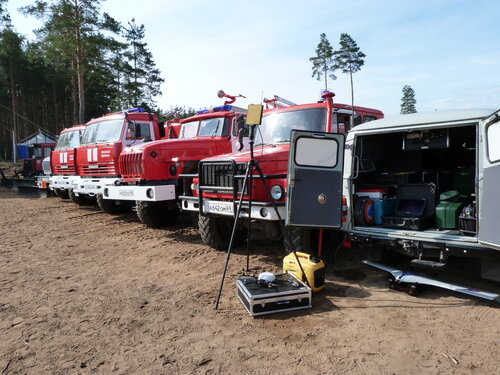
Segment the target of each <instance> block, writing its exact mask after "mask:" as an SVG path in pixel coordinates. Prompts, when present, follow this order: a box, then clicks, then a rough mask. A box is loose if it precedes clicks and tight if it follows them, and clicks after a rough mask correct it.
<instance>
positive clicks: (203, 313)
mask: <svg viewBox="0 0 500 375" xmlns="http://www.w3.org/2000/svg"><path fill="white" fill-rule="evenodd" d="M188 223H189V220H188V219H187V218H186V219H185V220H184V221H183V222H181V223H180V224H179V225H177V226H175V227H172V228H170V229H168V230H153V229H148V228H145V227H144V226H143V225H141V224H140V223H139V222H138V220H137V219H136V218H135V216H134V215H133V214H129V215H121V216H111V215H107V214H104V213H101V212H99V211H98V209H97V208H96V207H87V208H78V207H77V206H75V205H74V204H73V203H71V202H70V201H63V200H60V199H59V198H50V199H29V198H23V197H18V196H17V195H15V193H13V192H12V191H9V190H6V189H3V188H0V224H1V225H0V238H1V242H2V244H3V245H2V246H1V248H0V291H1V293H0V332H1V334H2V339H1V340H0V374H2V375H4V374H175V373H181V374H218V373H224V374H240V373H242V374H278V373H279V374H305V373H307V374H345V373H350V374H351V373H352V374H375V373H376V374H467V373H478V374H494V373H499V361H498V358H500V356H499V351H498V345H499V343H500V330H499V326H500V309H499V308H496V307H495V306H494V305H492V304H489V303H486V302H483V301H480V300H476V299H470V298H468V297H465V296H464V297H462V296H460V295H456V294H450V293H448V292H446V291H441V290H436V289H430V290H428V291H426V292H425V293H424V294H423V295H422V296H421V297H419V298H414V297H411V296H408V295H406V294H404V293H401V292H395V291H391V290H389V289H388V288H387V280H386V279H387V278H386V276H385V275H384V274H383V273H380V272H377V271H374V270H371V269H369V268H367V267H365V266H360V265H359V264H358V263H357V262H353V261H352V260H347V259H346V257H343V255H342V254H340V255H339V263H338V264H337V265H334V266H330V267H329V268H328V272H327V279H328V283H327V286H326V289H325V290H324V291H323V292H321V293H320V294H318V295H316V296H315V298H314V300H313V309H312V310H311V311H302V312H294V313H282V314H275V315H269V316H267V317H265V318H258V319H254V318H251V317H249V316H247V314H246V313H245V312H244V309H243V307H242V306H241V305H240V302H239V301H238V300H237V298H236V297H235V292H234V288H235V281H234V280H235V277H237V276H238V275H239V274H240V272H241V271H242V269H243V267H244V265H245V250H244V249H237V250H236V252H235V254H234V255H233V256H232V258H231V263H230V268H229V272H228V278H227V280H226V286H225V289H224V292H223V295H222V300H221V306H220V310H219V311H218V312H216V311H214V310H213V303H214V301H215V297H216V293H217V288H218V284H219V282H220V274H221V272H222V267H223V264H224V259H225V254H224V253H222V252H218V251H215V250H213V249H210V248H208V247H206V246H204V245H203V244H202V243H201V240H200V239H199V237H198V235H197V232H196V230H195V229H193V228H190V227H189V226H188ZM282 255H283V254H282V253H281V251H280V250H279V249H278V248H277V247H273V246H266V245H265V244H255V245H254V249H253V250H252V255H251V261H250V264H251V265H252V266H253V267H255V268H256V270H259V271H260V270H261V269H265V270H269V271H275V272H276V271H278V270H279V268H280V263H281V259H282V258H281V257H282ZM347 258H351V257H347ZM488 285H489V284H488ZM489 287H490V290H491V291H493V292H496V293H499V292H500V288H498V287H497V286H496V285H489Z"/></svg>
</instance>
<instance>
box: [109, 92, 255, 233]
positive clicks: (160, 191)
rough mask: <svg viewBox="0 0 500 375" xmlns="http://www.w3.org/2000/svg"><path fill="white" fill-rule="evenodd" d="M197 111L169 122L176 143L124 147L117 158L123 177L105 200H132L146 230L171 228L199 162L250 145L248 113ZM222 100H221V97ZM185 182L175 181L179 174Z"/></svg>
mask: <svg viewBox="0 0 500 375" xmlns="http://www.w3.org/2000/svg"><path fill="white" fill-rule="evenodd" d="M223 96H224V97H227V98H230V100H229V101H226V104H225V105H223V106H219V107H214V108H211V109H205V110H202V111H198V113H197V114H196V115H195V116H192V117H189V118H186V119H183V120H181V121H180V126H176V125H175V124H169V128H168V129H169V130H170V133H173V136H174V137H175V133H176V132H178V139H167V140H161V141H159V142H150V143H145V144H142V145H139V146H135V147H130V148H127V149H124V150H123V151H122V153H121V155H120V162H119V172H120V174H121V178H120V179H118V180H117V181H116V183H115V184H114V185H113V186H111V185H110V186H105V187H104V190H103V198H104V199H105V200H106V201H107V200H110V201H119V200H121V201H128V202H135V204H136V209H137V215H138V217H139V219H140V220H141V222H142V223H144V224H146V225H148V226H150V227H154V228H157V227H163V226H166V225H171V224H173V223H174V222H175V221H176V219H177V216H178V213H179V211H180V209H179V202H178V199H177V197H178V196H179V195H180V193H181V192H182V191H183V184H182V182H183V181H186V182H187V183H190V181H189V178H191V177H195V176H197V172H198V162H199V161H200V160H201V159H203V158H205V157H209V156H213V155H219V154H224V153H228V152H232V151H236V150H241V149H242V148H243V147H245V144H246V145H248V142H246V139H244V138H243V137H244V134H245V131H246V130H247V128H246V127H245V116H246V110H245V109H242V108H238V107H235V106H232V105H230V104H227V103H232V102H234V99H235V97H232V96H230V95H226V94H224V95H223ZM219 97H222V96H219ZM181 174H183V176H184V177H185V178H186V180H182V179H179V177H180V175H181Z"/></svg>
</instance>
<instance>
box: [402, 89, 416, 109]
mask: <svg viewBox="0 0 500 375" xmlns="http://www.w3.org/2000/svg"><path fill="white" fill-rule="evenodd" d="M415 104H417V100H416V99H415V91H414V90H413V88H412V87H411V86H408V85H406V86H404V87H403V97H402V98H401V114H402V115H407V114H409V113H417V110H416V108H415Z"/></svg>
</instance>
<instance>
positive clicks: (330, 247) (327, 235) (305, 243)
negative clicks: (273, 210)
mask: <svg viewBox="0 0 500 375" xmlns="http://www.w3.org/2000/svg"><path fill="white" fill-rule="evenodd" d="M287 232H288V236H284V238H283V245H284V248H285V250H286V251H287V252H292V251H294V250H295V251H298V252H302V253H306V254H311V255H318V242H319V230H318V229H309V228H290V227H289V228H287ZM343 240H344V235H343V234H342V232H340V231H338V230H330V229H325V230H324V231H323V249H322V253H321V259H323V260H324V261H326V262H329V261H331V260H333V259H334V257H335V252H336V250H337V249H338V248H339V247H340V245H341V244H342V242H343Z"/></svg>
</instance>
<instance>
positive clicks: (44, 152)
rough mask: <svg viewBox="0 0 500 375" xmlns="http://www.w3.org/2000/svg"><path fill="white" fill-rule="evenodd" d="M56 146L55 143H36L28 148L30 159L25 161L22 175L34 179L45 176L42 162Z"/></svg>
mask: <svg viewBox="0 0 500 375" xmlns="http://www.w3.org/2000/svg"><path fill="white" fill-rule="evenodd" d="M55 146H56V144H55V143H53V142H49V143H34V144H32V145H30V146H29V147H28V157H27V158H25V159H24V160H23V169H22V170H21V174H22V175H23V177H24V178H34V177H35V176H37V175H41V174H43V167H42V161H43V159H45V158H46V157H47V156H49V155H50V152H51V151H52V150H53V149H54V147H55Z"/></svg>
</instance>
